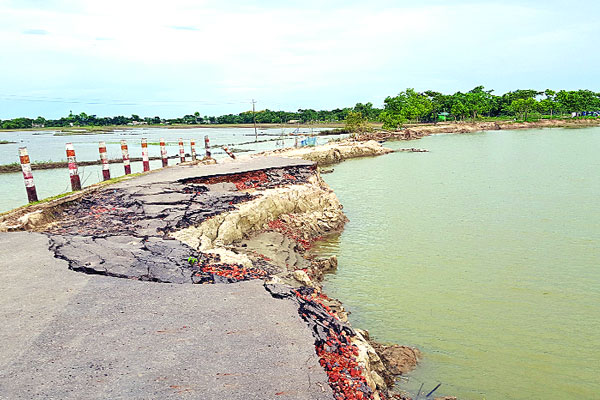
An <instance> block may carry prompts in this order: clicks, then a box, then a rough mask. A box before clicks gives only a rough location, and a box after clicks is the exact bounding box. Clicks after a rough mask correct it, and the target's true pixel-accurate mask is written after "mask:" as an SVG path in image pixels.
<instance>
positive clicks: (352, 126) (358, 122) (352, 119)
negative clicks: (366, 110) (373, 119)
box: [344, 111, 373, 133]
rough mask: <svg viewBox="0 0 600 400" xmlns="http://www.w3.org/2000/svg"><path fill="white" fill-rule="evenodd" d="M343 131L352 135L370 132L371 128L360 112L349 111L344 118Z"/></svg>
mask: <svg viewBox="0 0 600 400" xmlns="http://www.w3.org/2000/svg"><path fill="white" fill-rule="evenodd" d="M344 130H345V131H346V132H352V133H365V132H371V131H372V130H373V128H372V127H371V125H369V121H368V119H367V118H366V117H365V116H364V115H363V114H362V113H360V112H356V111H350V112H348V116H347V117H346V121H345V125H344Z"/></svg>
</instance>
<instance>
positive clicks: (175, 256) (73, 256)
mask: <svg viewBox="0 0 600 400" xmlns="http://www.w3.org/2000/svg"><path fill="white" fill-rule="evenodd" d="M275 160H276V161H274V162H273V163H274V165H276V167H275V168H265V167H268V164H258V165H256V166H255V167H254V168H263V169H259V170H256V169H254V168H249V169H248V170H245V171H239V170H237V169H234V170H233V171H234V173H233V174H228V172H231V169H227V168H224V167H222V166H219V167H220V168H219V169H218V168H209V167H203V168H202V169H212V174H211V175H208V176H201V175H202V174H199V173H198V171H200V170H201V169H200V168H195V170H190V171H189V172H188V175H187V177H185V176H182V175H181V173H180V172H179V174H178V175H177V177H179V179H178V180H176V181H170V180H167V181H161V180H158V181H154V182H151V183H150V182H148V183H146V182H143V181H141V182H139V183H138V180H133V181H130V182H128V183H127V184H118V185H114V186H111V187H109V188H107V189H105V190H101V191H97V192H95V193H92V194H90V195H89V196H86V197H84V198H83V199H81V200H80V201H77V202H74V203H72V204H69V205H67V206H66V207H65V208H64V209H63V210H62V211H61V212H60V214H59V215H58V216H57V217H56V218H55V220H54V221H53V222H52V223H50V224H47V225H45V226H42V227H40V228H39V229H38V231H40V232H44V233H46V234H48V236H49V238H50V241H51V250H52V251H54V253H55V255H56V257H58V258H61V259H63V260H65V261H67V262H68V263H69V268H71V269H72V270H75V271H81V272H85V273H93V274H100V275H107V276H114V277H121V278H129V279H137V280H143V281H153V282H162V283H198V282H199V281H201V280H199V279H197V276H198V275H197V274H199V273H201V272H202V271H201V269H202V266H203V263H204V264H211V263H218V262H219V260H218V257H217V258H215V257H209V256H208V255H206V254H202V253H200V252H198V250H197V249H194V248H191V247H190V246H188V245H186V244H184V243H182V242H180V241H178V240H174V239H173V238H171V237H170V236H169V234H170V233H172V232H175V231H177V230H180V229H184V228H186V227H189V226H196V225H199V224H201V223H202V222H203V221H206V220H207V219H209V218H211V217H213V216H215V215H219V214H222V213H225V212H227V211H230V210H233V209H235V207H236V205H237V204H239V203H242V202H247V201H250V200H252V199H253V198H254V197H255V196H253V195H252V194H250V193H248V192H246V191H243V190H242V189H256V188H261V189H266V188H274V187H279V186H283V185H286V184H290V183H294V184H297V183H304V182H306V180H307V179H308V177H309V176H311V175H313V174H314V166H313V165H312V163H310V162H298V161H295V160H291V162H290V164H291V165H289V166H285V167H284V166H283V165H285V164H284V163H283V162H282V161H281V160H280V159H275ZM215 167H217V166H215ZM167 171H168V170H167ZM155 175H159V174H158V173H157V174H155ZM198 175H200V176H198ZM166 177H169V175H168V174H167V176H166ZM157 178H159V179H160V176H158V177H157ZM190 257H194V258H196V259H197V260H199V262H197V263H193V262H190V261H188V259H189V258H190Z"/></svg>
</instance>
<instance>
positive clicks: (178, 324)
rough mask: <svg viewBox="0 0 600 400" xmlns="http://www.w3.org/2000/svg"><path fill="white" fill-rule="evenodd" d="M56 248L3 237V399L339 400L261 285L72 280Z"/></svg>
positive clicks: (35, 239) (302, 334)
mask: <svg viewBox="0 0 600 400" xmlns="http://www.w3.org/2000/svg"><path fill="white" fill-rule="evenodd" d="M49 245H50V244H49V240H48V238H47V237H46V236H45V235H43V234H39V233H31V232H13V233H0V249H2V254H3V257H2V258H1V259H0V273H1V274H2V277H3V284H2V290H0V319H1V320H2V322H3V323H2V324H0V346H2V351H1V352H0V398H2V399H81V398H85V399H116V398H127V399H155V398H160V399H181V398H193V399H275V398H277V399H306V400H309V399H331V398H332V396H333V395H332V392H331V389H330V388H329V386H328V383H327V376H326V374H325V372H324V371H323V369H322V368H321V366H320V365H319V363H318V358H317V355H316V354H315V352H314V348H313V338H312V336H311V333H310V331H309V329H308V327H307V326H306V324H305V323H304V322H303V321H301V320H300V318H299V317H298V313H297V307H296V305H295V304H294V302H292V301H288V300H278V299H275V298H273V297H272V296H270V295H269V293H267V292H266V291H265V290H264V287H263V283H262V281H260V280H254V281H247V282H239V283H233V284H230V285H178V284H156V283H151V282H140V281H135V280H130V279H115V278H110V277H105V276H98V275H87V274H81V273H74V272H72V271H69V270H68V266H67V262H66V261H64V260H61V259H57V258H55V257H54V255H53V254H52V252H51V251H49V250H48V247H49Z"/></svg>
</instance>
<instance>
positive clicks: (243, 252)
mask: <svg viewBox="0 0 600 400" xmlns="http://www.w3.org/2000/svg"><path fill="white" fill-rule="evenodd" d="M336 148H337V152H336V151H335V149H336ZM313 150H314V152H315V153H317V154H332V153H333V154H336V156H335V157H334V158H337V159H338V160H342V159H344V158H343V157H358V156H367V155H378V154H386V153H388V152H389V151H388V150H385V149H384V148H383V147H381V146H380V145H379V144H377V143H374V142H373V143H365V144H361V143H354V144H349V143H339V144H336V145H328V146H327V147H326V149H325V150H323V149H320V148H314V149H313ZM294 151H295V150H291V149H290V150H288V152H292V153H293V152H294ZM280 153H282V154H283V153H285V152H280ZM309 154H310V152H307V153H304V154H302V155H303V156H304V157H309V158H310V156H309ZM295 155H296V156H299V155H298V154H295ZM302 155H300V156H302ZM317 158H319V159H322V158H323V157H322V156H319V157H317ZM324 159H325V160H329V159H330V157H324ZM346 221H347V219H346V217H345V215H344V214H343V212H342V207H341V204H340V203H339V201H338V200H337V197H336V196H335V194H334V193H333V192H332V191H331V189H329V188H328V187H327V185H326V184H325V183H324V182H323V181H322V179H321V178H320V175H319V173H318V170H317V169H316V164H315V162H313V161H305V160H302V159H298V158H281V157H279V158H277V157H273V156H271V157H269V156H265V155H263V156H255V157H252V158H250V157H248V158H246V159H245V160H240V161H238V162H228V163H224V164H220V165H211V166H201V167H200V166H197V165H194V164H193V163H186V164H183V165H179V166H176V167H170V168H166V169H162V170H158V171H153V172H151V173H148V174H143V175H141V176H139V177H137V178H135V179H129V180H127V181H123V182H120V183H118V184H115V185H111V186H110V190H104V189H103V188H99V187H96V188H92V189H88V190H86V191H84V192H79V193H77V194H74V195H71V196H67V197H65V198H62V199H58V200H55V201H52V202H49V203H46V204H41V205H37V206H32V207H25V208H22V209H19V210H16V211H15V212H13V213H8V214H6V215H4V216H3V217H2V218H1V220H0V230H4V231H18V230H28V231H34V232H41V233H44V234H45V235H47V236H48V237H49V239H50V250H51V251H52V252H53V253H54V256H55V257H57V258H58V259H61V260H64V261H66V262H67V263H68V266H69V268H70V269H72V270H74V271H80V272H85V273H87V274H93V275H104V276H109V277H117V278H127V279H133V280H141V281H150V282H157V283H175V284H199V283H201V284H225V283H236V282H245V281H249V280H256V279H260V280H263V281H264V287H265V289H266V290H267V291H268V292H269V293H270V294H271V295H272V296H273V297H274V298H277V299H285V300H286V301H292V302H293V303H294V304H296V307H297V308H298V317H299V318H300V319H301V320H302V321H304V323H306V324H307V326H308V327H309V328H310V331H311V333H312V336H313V339H314V343H315V344H314V345H315V352H316V354H317V356H318V360H319V363H320V365H321V367H323V368H324V370H325V372H326V373H327V376H328V381H329V386H330V387H331V389H332V390H333V392H334V393H337V395H338V396H341V395H344V396H350V395H353V396H357V397H354V398H374V399H377V398H386V396H387V394H388V389H389V385H391V384H393V382H394V375H395V374H394V371H395V372H397V371H398V370H397V369H396V370H394V369H393V368H392V367H390V365H391V364H390V362H391V363H395V364H396V365H399V364H403V363H404V364H407V365H412V366H414V365H415V364H416V361H417V354H418V353H416V352H414V351H410V352H406V351H405V350H404V349H403V348H401V347H400V346H389V347H388V346H378V347H377V348H378V349H379V350H378V351H379V352H380V353H382V354H383V353H385V357H380V356H379V354H378V352H377V351H376V350H375V347H374V346H372V345H371V344H370V343H369V341H368V334H366V333H365V332H361V331H358V330H356V329H353V328H352V327H351V326H350V325H349V324H348V323H347V316H346V313H345V310H344V308H343V306H342V305H341V303H339V302H338V301H335V300H333V299H330V298H328V297H327V296H326V295H325V294H324V293H323V292H322V288H321V285H320V281H321V279H322V276H323V273H326V272H327V271H330V270H333V269H335V266H336V261H335V259H334V258H333V259H325V260H317V259H311V258H310V257H309V256H308V253H307V250H308V249H309V248H310V247H311V246H312V244H313V243H314V242H315V241H316V240H317V239H319V238H320V237H322V236H325V235H328V234H330V233H333V232H336V231H340V230H341V229H343V226H344V224H345V223H346ZM173 239H177V240H173ZM114 254H119V256H118V257H113V255H114ZM32 257H34V258H35V255H32ZM223 340H226V338H224V339H223ZM407 354H411V355H412V357H409V359H407V360H406V361H398V358H399V357H400V356H403V358H402V359H403V360H405V359H406V357H405V356H406V355H407ZM390 360H393V361H390ZM386 362H387V364H386ZM358 393H361V394H360V395H359V394H358ZM361 396H362V397H361Z"/></svg>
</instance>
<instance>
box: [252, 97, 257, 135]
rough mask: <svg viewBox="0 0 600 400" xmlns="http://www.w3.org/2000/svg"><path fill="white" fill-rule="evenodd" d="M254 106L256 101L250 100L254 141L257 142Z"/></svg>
mask: <svg viewBox="0 0 600 400" xmlns="http://www.w3.org/2000/svg"><path fill="white" fill-rule="evenodd" d="M255 104H256V101H254V99H252V120H253V121H254V141H255V142H258V131H257V130H256V110H255V108H254V105H255Z"/></svg>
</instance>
